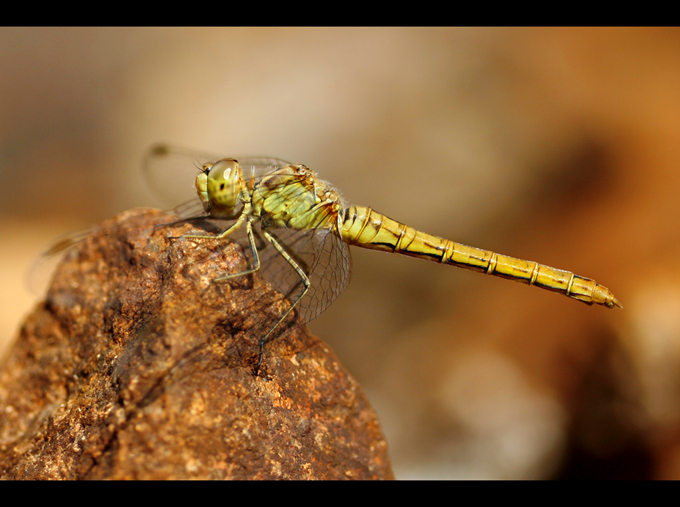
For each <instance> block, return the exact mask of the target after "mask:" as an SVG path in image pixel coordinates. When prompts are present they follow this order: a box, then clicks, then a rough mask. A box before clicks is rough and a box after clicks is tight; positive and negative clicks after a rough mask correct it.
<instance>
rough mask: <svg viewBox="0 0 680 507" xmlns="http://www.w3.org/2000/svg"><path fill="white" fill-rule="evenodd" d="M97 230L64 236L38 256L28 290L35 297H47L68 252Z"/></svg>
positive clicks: (29, 277)
mask: <svg viewBox="0 0 680 507" xmlns="http://www.w3.org/2000/svg"><path fill="white" fill-rule="evenodd" d="M95 230H97V227H91V228H90V229H86V230H84V231H78V232H73V233H70V234H67V235H64V236H62V237H60V238H59V239H57V240H56V241H55V242H54V243H53V244H52V246H50V247H49V248H47V249H46V250H44V251H43V252H42V253H40V255H38V257H37V258H36V259H35V261H33V265H32V266H31V268H30V270H29V271H28V273H27V274H26V285H28V289H29V290H30V291H31V292H32V293H33V295H35V296H39V297H43V296H44V295H45V292H46V290H47V287H48V285H49V283H50V279H51V278H52V275H53V274H54V270H55V268H56V267H57V264H59V261H61V259H62V258H63V257H64V255H66V253H67V252H68V251H70V250H72V249H73V247H74V246H76V245H77V244H78V243H80V242H81V241H83V240H84V239H85V238H87V237H88V236H89V235H90V234H92V233H93V232H94V231H95Z"/></svg>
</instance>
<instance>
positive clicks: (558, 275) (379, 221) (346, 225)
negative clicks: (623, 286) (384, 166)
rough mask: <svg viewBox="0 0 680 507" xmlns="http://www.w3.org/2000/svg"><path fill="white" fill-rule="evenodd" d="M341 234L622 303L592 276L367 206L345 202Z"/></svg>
mask: <svg viewBox="0 0 680 507" xmlns="http://www.w3.org/2000/svg"><path fill="white" fill-rule="evenodd" d="M342 237H343V239H344V240H345V241H346V242H347V243H349V244H351V245H356V246H360V247H363V248H371V249H374V250H384V251H387V252H394V253H400V254H404V255H410V256H411V257H419V258H421V259H426V260H430V261H436V262H440V263H442V264H452V265H454V266H458V267H461V268H466V269H471V270H473V271H479V272H480V273H486V274H489V275H494V276H500V277H502V278H507V279H508V280H515V281H518V282H521V283H526V284H528V285H535V286H537V287H541V288H542V289H546V290H550V291H554V292H559V293H560V294H564V295H565V296H568V297H570V298H573V299H577V300H578V301H583V302H584V303H587V304H593V303H595V304H599V305H603V306H606V307H607V308H614V307H616V306H618V307H621V303H619V301H618V300H617V299H616V297H614V294H612V293H611V292H610V291H609V289H607V288H606V287H604V286H602V285H600V284H598V283H597V282H595V280H591V279H590V278H584V277H582V276H578V275H575V274H574V273H571V272H569V271H562V270H561V269H555V268H551V267H548V266H543V265H542V264H538V263H537V262H533V261H525V260H521V259H515V258H514V257H509V256H507V255H500V254H497V253H494V252H491V251H489V250H482V249H480V248H474V247H471V246H466V245H461V244H460V243H455V242H453V241H450V240H448V239H443V238H439V237H437V236H432V235H431V234H427V233H425V232H421V231H418V230H416V229H414V228H413V227H409V226H407V225H404V224H402V223H400V222H397V221H395V220H392V219H391V218H388V217H386V216H385V215H383V214H381V213H378V212H376V211H373V210H372V209H371V208H368V207H365V206H350V207H349V208H347V210H346V211H345V217H344V222H343V226H342Z"/></svg>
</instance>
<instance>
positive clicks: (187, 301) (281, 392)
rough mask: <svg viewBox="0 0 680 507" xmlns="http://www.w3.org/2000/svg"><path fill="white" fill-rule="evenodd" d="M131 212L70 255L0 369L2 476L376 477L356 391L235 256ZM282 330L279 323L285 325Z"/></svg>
mask: <svg viewBox="0 0 680 507" xmlns="http://www.w3.org/2000/svg"><path fill="white" fill-rule="evenodd" d="M173 220H176V217H174V216H172V215H168V214H165V213H162V212H159V211H155V210H132V211H128V212H125V213H123V214H121V215H119V216H118V217H116V218H115V219H112V220H110V221H107V222H105V223H104V224H103V225H102V227H101V229H99V230H98V231H97V232H95V233H94V234H93V235H91V236H89V237H88V238H87V239H86V240H85V241H83V242H82V243H80V244H78V245H77V246H76V247H75V248H73V249H71V250H70V251H69V252H68V254H67V255H66V257H65V259H64V261H63V262H62V264H61V266H60V267H59V269H58V270H57V272H56V275H55V279H54V282H53V284H52V286H51V288H50V290H49V292H48V295H47V299H46V301H45V302H44V303H41V304H40V305H39V306H38V307H37V308H36V310H35V311H34V312H33V314H32V315H31V316H29V317H28V319H27V320H26V322H25V324H24V326H23V328H22V329H21V333H20V336H19V339H18V341H17V343H16V344H15V345H14V347H13V349H12V350H11V351H10V354H9V355H8V357H6V358H5V360H4V361H3V365H2V368H1V370H0V477H2V478H5V479H189V478H191V479H344V478H346V479H388V478H392V477H393V476H392V471H391V468H390V462H389V458H388V456H387V445H386V443H385V440H384V437H383V435H382V432H381V429H380V425H379V422H378V418H377V416H376V414H375V413H374V411H373V409H372V408H371V407H370V405H369V404H368V402H367V400H366V398H365V396H364V394H363V393H362V391H361V389H360V387H359V386H358V385H357V383H356V382H355V381H354V380H353V379H352V378H351V377H350V376H349V375H348V374H347V372H346V371H345V370H344V369H343V367H342V366H341V365H340V364H339V363H338V361H337V359H336V357H335V356H334V354H333V353H332V352H331V351H330V349H329V348H328V347H327V346H326V345H324V344H323V343H322V342H321V341H320V340H319V339H317V338H315V337H313V336H311V335H310V334H309V332H308V331H307V328H306V327H299V328H297V329H294V330H293V331H290V332H288V333H287V334H285V335H280V334H279V335H278V336H277V337H275V338H274V339H272V340H271V341H270V342H269V343H268V344H267V345H266V347H265V355H264V360H263V363H262V367H261V368H260V370H259V372H258V374H257V375H255V369H256V365H257V362H258V359H259V340H260V337H261V336H263V334H264V333H266V331H267V329H268V326H269V327H271V322H272V321H275V320H276V316H277V315H281V312H282V311H285V308H286V307H287V305H288V302H287V300H286V299H285V298H284V297H283V296H281V295H280V294H279V293H277V292H274V291H272V290H271V289H270V287H269V285H267V284H266V283H264V282H263V281H262V280H261V279H260V278H259V276H257V275H256V276H243V277H237V278H235V279H234V280H231V281H229V282H227V283H220V284H215V283H211V280H213V279H214V278H216V277H217V276H220V275H221V276H224V274H225V273H228V272H231V273H234V272H238V271H241V270H243V269H244V268H245V266H246V260H245V258H244V256H243V254H242V250H241V248H240V247H239V246H238V245H235V244H233V243H227V242H222V243H218V242H213V241H196V240H191V239H188V238H180V236H182V235H183V234H187V233H188V232H191V231H196V230H197V227H196V225H195V224H191V223H187V222H182V223H177V224H172V225H165V226H163V227H158V225H159V224H168V223H169V222H172V221H173ZM284 329H291V324H290V323H288V324H287V325H285V326H283V327H282V330H284Z"/></svg>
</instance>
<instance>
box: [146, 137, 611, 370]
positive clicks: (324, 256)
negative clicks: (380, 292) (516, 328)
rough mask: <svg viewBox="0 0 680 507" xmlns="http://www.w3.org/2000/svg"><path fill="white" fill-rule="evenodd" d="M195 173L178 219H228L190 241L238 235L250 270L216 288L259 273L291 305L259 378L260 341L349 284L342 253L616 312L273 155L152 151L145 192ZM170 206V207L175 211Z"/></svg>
mask: <svg viewBox="0 0 680 507" xmlns="http://www.w3.org/2000/svg"><path fill="white" fill-rule="evenodd" d="M189 158H193V159H194V168H195V169H197V174H196V176H195V181H194V187H193V191H194V192H195V193H196V195H197V196H198V199H196V198H195V197H194V199H193V201H191V202H189V203H187V204H185V205H182V206H179V207H178V208H176V209H177V211H178V213H179V214H180V216H186V217H187V218H190V217H191V215H192V214H193V213H195V212H196V211H198V212H199V214H198V215H197V216H203V217H208V218H211V219H219V220H226V221H230V225H229V226H227V227H225V228H224V230H222V231H221V232H218V233H217V234H191V235H185V236H183V237H184V238H187V239H193V240H197V241H208V240H210V241H215V240H217V241H226V240H229V239H230V238H231V237H235V236H236V235H237V233H241V235H243V233H245V240H244V241H243V243H242V244H243V245H244V246H245V248H246V249H248V250H249V251H250V252H251V256H252V261H251V263H250V267H248V268H247V269H245V270H243V271H241V272H239V273H234V274H228V275H225V276H223V277H220V278H217V279H215V280H214V282H215V283H222V282H227V281H229V280H232V279H234V278H236V277H240V276H245V275H248V274H252V273H256V272H259V273H261V274H262V275H263V276H264V278H265V279H267V280H268V281H269V282H270V283H271V284H272V286H273V287H274V288H276V289H277V290H279V291H280V292H282V293H283V294H284V295H285V296H286V298H287V299H288V301H289V303H290V305H289V307H288V309H287V310H286V311H285V312H284V313H283V314H282V315H281V316H280V317H279V318H278V320H277V321H276V322H275V323H274V324H273V326H272V327H271V328H270V329H269V331H267V333H266V334H265V335H264V336H262V338H261V339H260V341H259V347H260V357H259V361H258V364H257V367H256V369H255V371H256V372H257V371H259V369H260V366H261V364H262V359H263V356H264V347H265V343H266V342H267V341H268V339H269V338H270V336H272V333H273V332H274V331H275V330H276V329H277V328H278V327H279V326H280V325H281V323H282V322H283V321H284V320H285V319H286V318H287V317H288V316H289V315H290V314H291V312H293V311H296V312H297V314H298V319H297V323H296V325H298V326H299V325H302V324H304V323H306V322H309V321H310V320H312V319H314V318H315V317H317V316H318V315H319V314H321V313H322V312H323V311H324V310H326V308H328V306H329V305H330V304H331V303H332V302H333V301H334V300H335V299H336V298H337V297H338V296H339V294H340V293H341V292H342V291H343V290H344V288H345V287H346V285H347V283H348V281H349V277H350V271H351V269H350V262H351V257H350V252H349V248H348V247H349V246H350V245H353V246H358V247H361V248H368V249H373V250H382V251H385V252H391V253H397V254H402V255H408V256H410V257H417V258H420V259H425V260H428V261H433V262H438V263H440V264H448V265H452V266H457V267H461V268H465V269H469V270H472V271H477V272H480V273H486V274H487V275H493V276H498V277H501V278H506V279H508V280H515V281H517V282H520V283H524V284H527V285H533V286H535V287H540V288H542V289H546V290H549V291H553V292H557V293H560V294H564V295H565V296H567V297H569V298H572V299H575V300H577V301H581V302H583V303H586V304H589V305H592V304H597V305H602V306H605V307H607V308H616V307H619V308H622V305H621V303H620V302H619V300H618V299H617V298H616V297H615V296H614V294H612V292H611V291H610V290H609V289H607V288H606V287H604V286H603V285H600V284H598V283H597V282H596V281H595V280H592V279H590V278H585V277H583V276H580V275H576V274H574V273H572V272H569V271H564V270H560V269H555V268H551V267H548V266H544V265H542V264H539V263H537V262H533V261H526V260H521V259H516V258H514V257H510V256H507V255H501V254H498V253H495V252H492V251H489V250H483V249H480V248H475V247H471V246H466V245H463V244H460V243H456V242H454V241H451V240H448V239H444V238H440V237H438V236H434V235H431V234H428V233H425V232H422V231H420V230H417V229H415V228H413V227H410V226H408V225H406V224H403V223H401V222H398V221H396V220H393V219H391V218H388V217H387V216H385V215H383V214H382V213H379V212H377V211H375V210H373V209H371V208H369V207H367V206H355V205H348V204H347V203H345V201H344V200H343V199H342V197H341V195H340V192H339V191H338V190H337V189H336V188H335V187H333V185H331V184H330V183H328V182H326V181H324V180H322V179H320V178H319V177H318V176H317V174H316V173H315V172H314V171H312V170H311V169H309V168H308V167H307V166H305V165H302V164H292V163H289V162H286V161H284V160H281V159H277V158H270V157H236V158H220V157H211V156H208V155H197V154H195V153H193V152H190V151H187V150H182V149H179V148H173V147H170V146H168V145H156V146H154V147H152V148H151V150H150V151H149V152H148V154H147V156H146V158H145V164H144V172H145V175H146V177H147V179H148V180H149V181H150V183H151V185H152V186H153V187H155V188H156V189H159V190H161V189H162V190H163V192H167V191H168V189H171V188H173V187H171V186H170V185H168V178H170V177H171V176H172V175H173V174H175V172H176V168H177V166H178V165H184V166H186V167H191V166H192V164H188V163H187V160H188V159H189ZM176 202H177V201H175V203H176Z"/></svg>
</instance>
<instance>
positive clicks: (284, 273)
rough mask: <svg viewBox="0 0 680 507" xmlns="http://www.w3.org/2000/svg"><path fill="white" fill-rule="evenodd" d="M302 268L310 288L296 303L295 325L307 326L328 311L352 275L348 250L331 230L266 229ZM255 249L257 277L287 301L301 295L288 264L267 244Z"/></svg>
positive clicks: (296, 275) (293, 273)
mask: <svg viewBox="0 0 680 507" xmlns="http://www.w3.org/2000/svg"><path fill="white" fill-rule="evenodd" d="M267 232H269V233H270V234H272V235H273V236H274V237H275V238H276V239H277V240H278V241H279V242H280V244H281V245H283V246H284V248H285V249H286V251H287V253H288V254H289V255H290V256H291V257H292V258H293V259H294V260H295V262H296V263H297V264H298V265H299V266H300V267H301V268H302V269H303V271H304V272H305V273H306V274H307V276H308V277H309V279H310V282H311V285H310V288H309V290H308V291H307V294H305V296H304V297H303V298H302V300H301V301H300V302H299V303H298V306H297V311H298V315H299V319H298V324H300V325H302V324H304V323H307V322H309V321H311V320H313V319H314V318H316V317H317V316H319V315H320V314H321V313H322V312H323V311H325V310H326V308H328V307H329V306H330V305H331V303H332V302H333V301H335V299H336V298H337V297H338V296H339V295H340V293H341V292H342V291H343V290H344V289H345V287H346V286H347V284H348V282H349V279H350V275H351V256H350V252H349V247H348V246H347V244H346V243H345V242H344V241H343V240H342V238H341V237H340V235H339V234H337V232H336V231H335V230H333V229H326V228H318V229H309V230H302V231H300V230H294V229H268V230H267ZM263 243H264V248H261V249H258V252H259V255H260V261H261V263H262V267H261V268H260V274H261V276H262V277H264V279H265V280H267V281H268V282H269V283H270V284H271V285H272V287H273V288H274V289H276V290H277V291H279V292H281V293H282V294H284V295H285V296H286V297H287V298H288V300H289V301H290V302H291V304H292V303H293V302H295V300H296V299H297V298H298V297H299V296H300V294H302V292H303V290H304V285H303V283H302V280H301V279H300V276H299V275H298V274H297V272H296V271H295V270H294V269H293V267H292V266H291V265H290V263H289V262H288V261H287V260H286V259H285V257H283V256H282V255H281V254H280V253H279V252H278V251H277V250H276V249H275V248H274V247H273V246H272V245H270V244H269V243H268V242H267V241H263Z"/></svg>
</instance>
